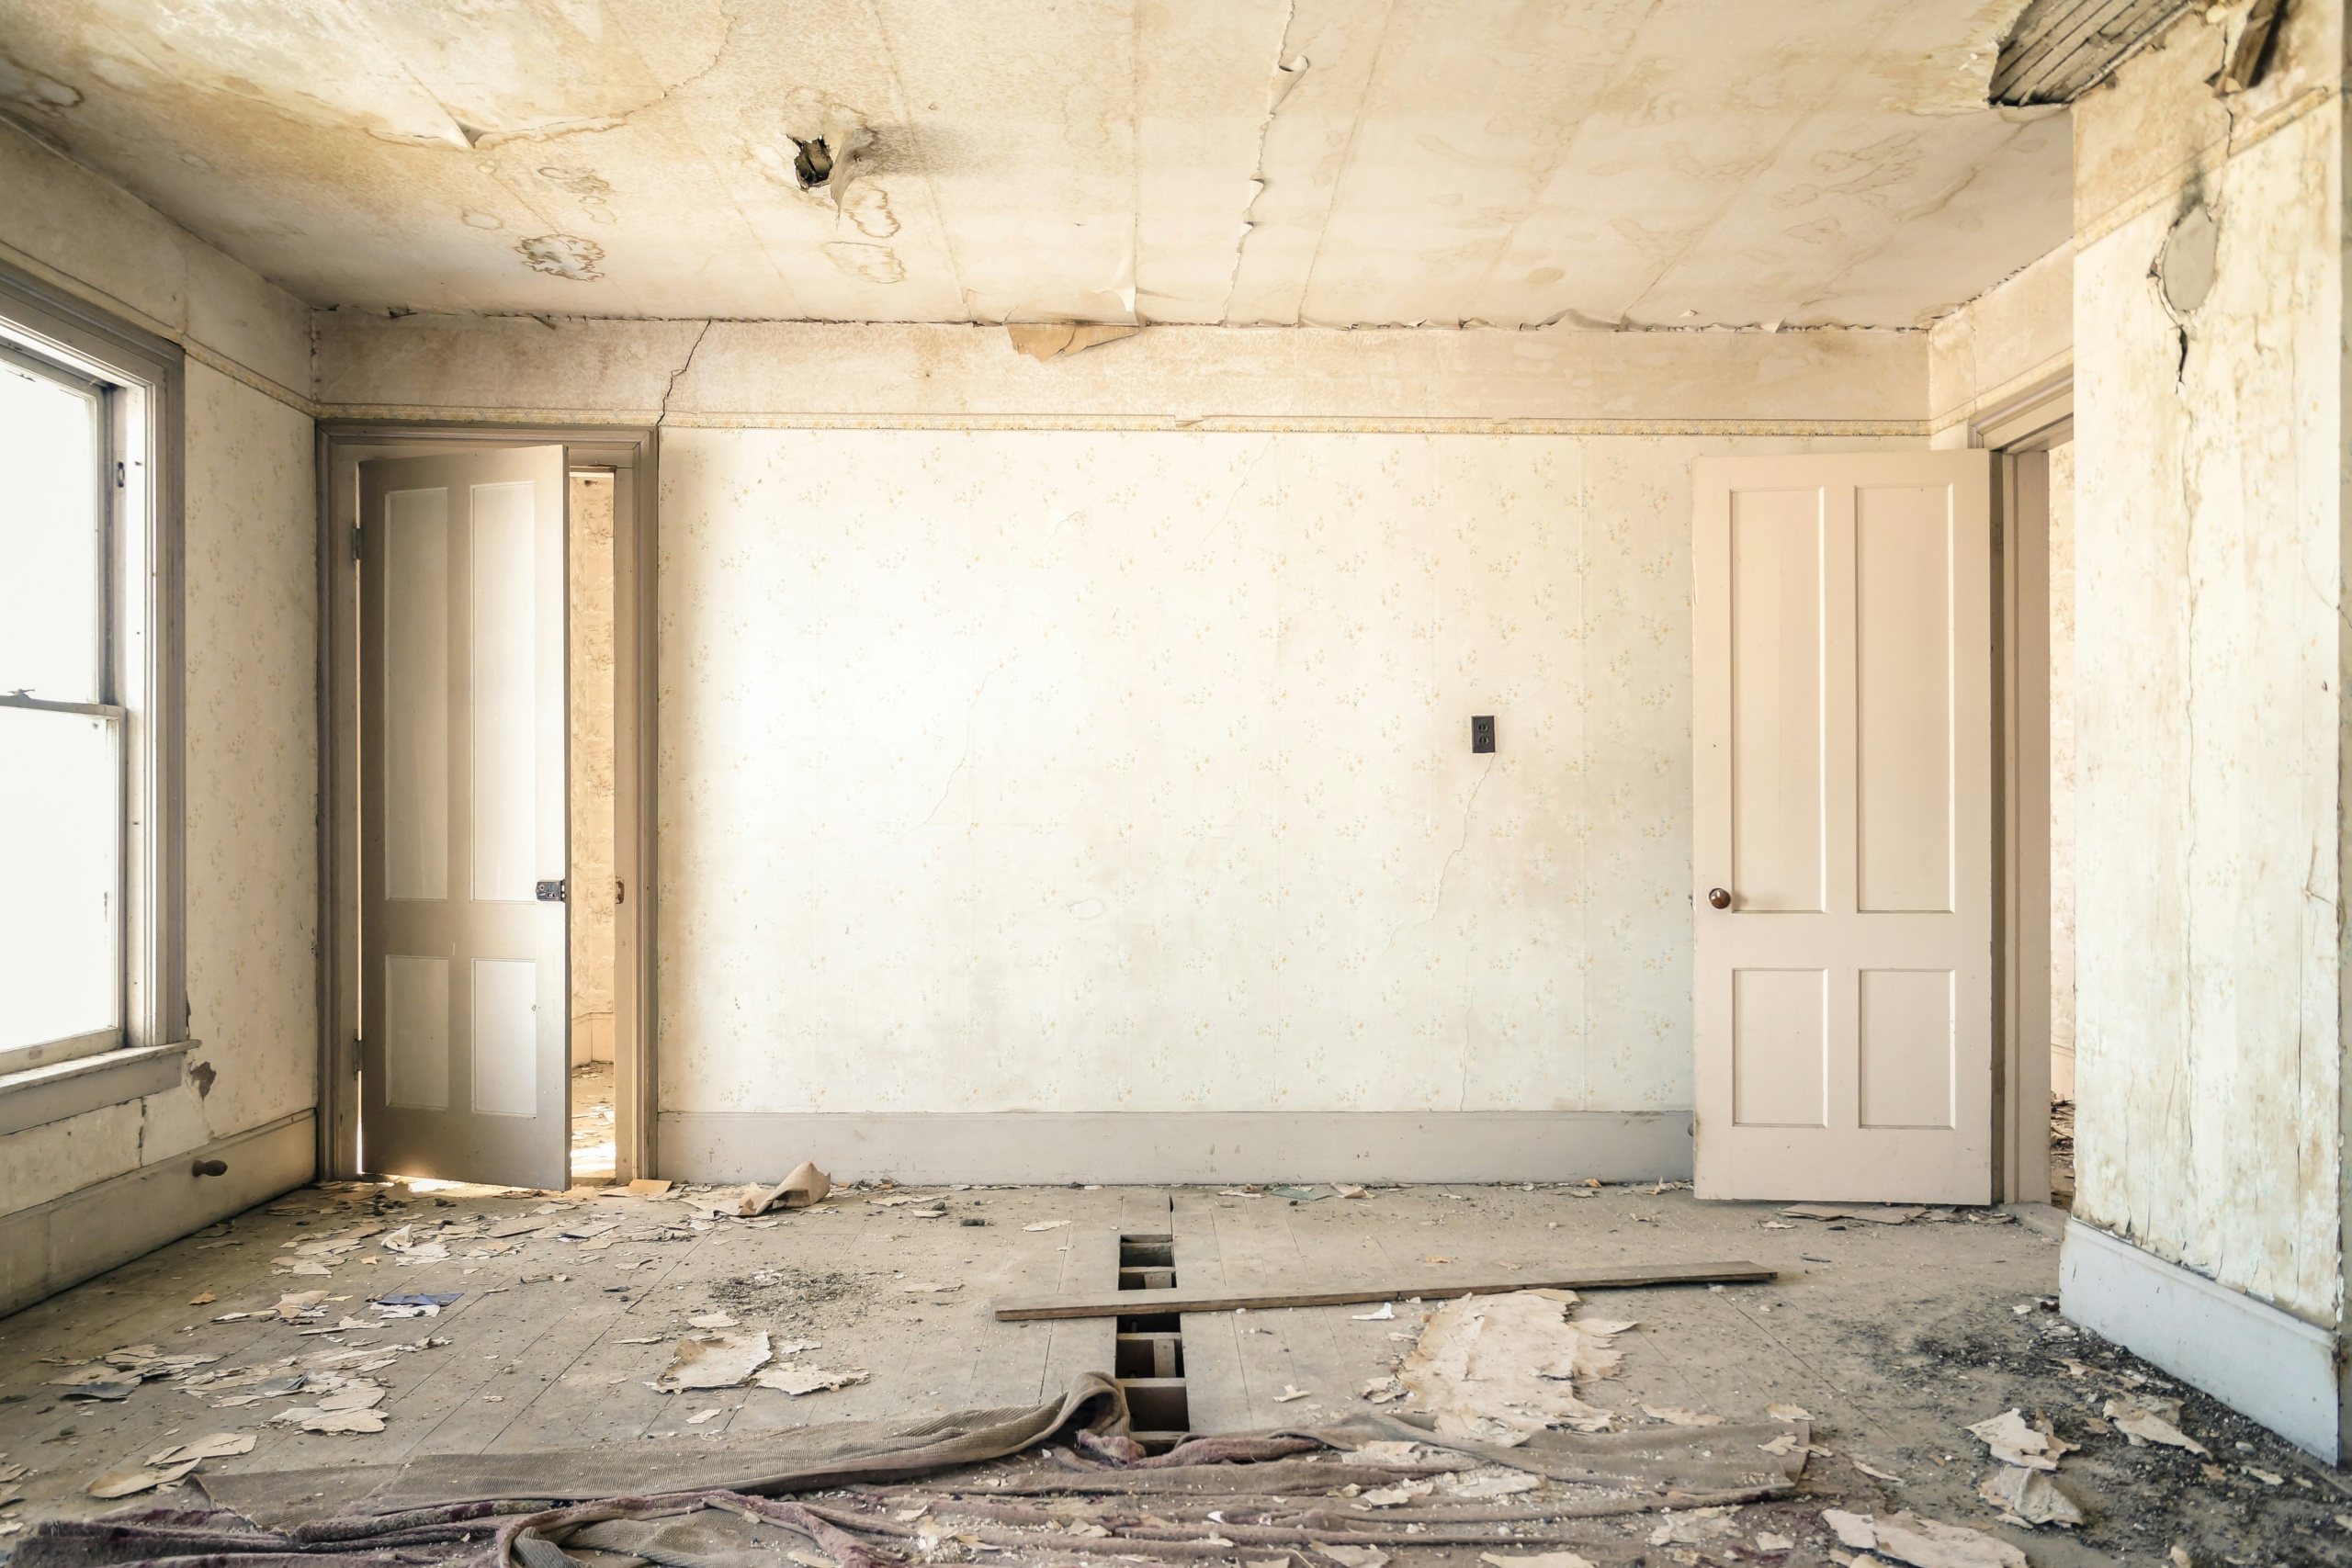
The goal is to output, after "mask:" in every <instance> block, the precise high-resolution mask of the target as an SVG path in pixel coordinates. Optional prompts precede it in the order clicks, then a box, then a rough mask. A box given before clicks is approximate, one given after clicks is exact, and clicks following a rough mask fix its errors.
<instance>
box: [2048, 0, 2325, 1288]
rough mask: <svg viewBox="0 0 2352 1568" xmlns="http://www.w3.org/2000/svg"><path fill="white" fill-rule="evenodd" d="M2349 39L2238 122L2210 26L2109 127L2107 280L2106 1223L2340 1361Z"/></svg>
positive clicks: (2132, 93) (2092, 1055) (2088, 427)
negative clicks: (2332, 1343) (2312, 1330)
mask: <svg viewBox="0 0 2352 1568" xmlns="http://www.w3.org/2000/svg"><path fill="white" fill-rule="evenodd" d="M2335 9H2336V8H2335V7H2324V6H2305V7H2296V8H2294V9H2293V10H2292V11H2291V12H2290V17H2291V18H2292V25H2291V27H2290V30H2289V32H2288V34H2287V36H2286V37H2285V38H2284V39H2282V40H2281V42H2280V44H2279V45H2278V55H2277V58H2278V65H2277V66H2276V67H2275V68H2274V70H2273V73H2272V76H2271V77H2270V79H2269V80H2267V81H2266V82H2265V83H2264V84H2263V85H2261V86H2259V87H2257V88H2256V89H2255V90H2253V91H2251V92H2248V93H2246V94H2244V95H2240V96H2237V97H2236V98H2235V99H2233V100H2232V101H2230V102H2227V103H2224V102H2220V101H2217V100H2216V98H2215V96H2214V95H2213V92H2212V90H2211V87H2209V86H2208V85H2207V80H2208V78H2210V77H2211V76H2212V75H2213V74H2214V73H2216V71H2217V70H2218V67H2219V65H2220V63H2221V61H2222V48H2223V45H2224V35H2225V32H2226V30H2227V29H2226V28H2224V27H2221V26H2214V25H2211V24H2209V23H2208V22H2207V21H2206V20H2204V18H2203V17H2202V16H2201V14H2195V13H2192V14H2191V16H2190V17H2188V19H2186V20H2184V21H2183V22H2182V23H2180V24H2179V25H2178V26H2177V27H2176V28H2174V29H2173V31H2172V32H2171V33H2170V34H2169V35H2168V37H2167V38H2166V39H2165V44H2164V46H2163V47H2161V48H2158V49H2154V50H2151V51H2148V52H2146V53H2144V54H2143V55H2141V56H2139V57H2138V58H2137V59H2135V60H2133V61H2132V62H2130V63H2129V64H2127V65H2126V67H2125V68H2124V70H2123V72H2122V73H2121V74H2120V77H2119V78H2118V81H2117V83H2116V85H2115V86H2114V87H2113V88H2112V89H2111V90H2108V91H2103V92H2099V93H2095V94H2093V95H2091V96H2089V97H2087V98H2086V99H2085V100H2084V101H2083V102H2082V103H2081V104H2079V105H2078V106H2077V107H2076V120H2075V123H2076V128H2077V132H2078V146H2077V168H2078V201H2077V251H2076V261H2075V373H2076V404H2075V408H2076V434H2077V441H2076V448H2075V457H2076V465H2077V467H2076V475H2077V486H2078V488H2077V494H2076V514H2075V526H2076V536H2075V571H2076V578H2075V595H2076V598H2075V611H2076V631H2077V641H2076V648H2075V661H2076V662H2075V669H2076V687H2077V702H2078V706H2077V712H2076V746H2077V764H2078V770H2079V773H2078V790H2079V794H2078V814H2077V818H2076V834H2077V840H2076V843H2077V849H2076V892H2077V954H2076V958H2077V979H2078V986H2079V990H2078V1001H2077V1021H2076V1052H2077V1058H2076V1074H2077V1083H2078V1102H2079V1111H2078V1117H2077V1122H2076V1139H2077V1144H2076V1149H2077V1152H2076V1162H2077V1175H2078V1180H2079V1190H2078V1193H2077V1197H2076V1204H2075V1213H2076V1214H2077V1215H2078V1216H2079V1217H2080V1218H2082V1219H2084V1220H2086V1221H2087V1222H2089V1223H2091V1224H2097V1225H2099V1226H2102V1227H2105V1228H2107V1229H2109V1230H2111V1231H2113V1232H2115V1233H2117V1234H2119V1235H2123V1236H2125V1237H2127V1238H2128V1239H2129V1240H2131V1242H2132V1243H2134V1244H2136V1245H2137V1246H2139V1247H2143V1248H2145V1249H2147V1250H2148V1251H2150V1252H2153V1253H2154V1254H2155V1255H2156V1256H2158V1257H2160V1258H2165V1259H2168V1260H2172V1261H2176V1262H2178V1263H2181V1264H2183V1265H2186V1266H2187V1267H2188V1268H2190V1269H2194V1270H2196V1271H2198V1272H2199V1273H2201V1274H2205V1275H2208V1276H2210V1277H2211V1278H2212V1279H2214V1280H2218V1281H2219V1282H2220V1283H2222V1285H2225V1286H2228V1287H2230V1288H2232V1289H2234V1290H2237V1291H2242V1292H2246V1293H2247V1294H2249V1295H2251V1296H2253V1297H2256V1298H2257V1299H2259V1300H2261V1301H2265V1302H2268V1303H2274V1304H2276V1305H2277V1306H2278V1307H2281V1308H2283V1309H2285V1310H2286V1311H2288V1312H2290V1313H2292V1314H2296V1315H2298V1316H2300V1317H2302V1318H2305V1319H2307V1320H2309V1321H2311V1322H2313V1323H2316V1324H2319V1325H2324V1326H2329V1327H2333V1326H2334V1325H2335V1323H2336V1321H2337V1317H2338V1314H2339V1311H2340V1307H2341V1299H2342V1286H2341V1258H2340V1253H2339V1229H2340V1227H2339V1213H2340V1209H2339V1203H2340V1186H2339V1184H2340V1182H2341V1181H2342V1179H2343V1173H2344V1165H2343V1145H2342V1138H2343V1122H2342V1113H2341V1110H2340V1095H2341V1092H2342V1081H2343V1079H2342V1058H2343V1028H2344V1023H2343V997H2344V973H2345V962H2346V953H2345V949H2344V946H2343V921H2342V914H2341V900H2342V889H2343V876H2342V868H2343V864H2344V856H2345V853H2346V847H2347V840H2346V794H2345V787H2346V786H2345V782H2344V781H2345V778H2346V755H2347V753H2346V734H2347V730H2346V722H2347V709H2346V696H2345V684H2344V680H2345V675H2346V662H2347V660H2346V642H2345V638H2344V634H2343V624H2344V623H2343V620H2342V611H2341V606H2342V604H2343V602H2344V594H2345V590H2346V582H2347V569H2348V568H2352V559H2348V558H2347V555H2346V536H2345V534H2344V511H2343V500H2342V486H2343V484H2344V480H2345V458H2344V456H2343V450H2344V449H2343V446H2342V445H2341V443H2342V440H2343V437H2344V434H2345V428H2344V423H2343V422H2344V401H2343V397H2342V391H2341V388H2342V378H2343V375H2344V370H2345V349H2344V343H2343V337H2342V333H2343V326H2344V310H2343V305H2344V277H2345V273H2344V259H2343V258H2344V243H2345V239H2346V231H2345V217H2344V209H2343V201H2344V151H2343V138H2344V130H2345V127H2344V120H2343V115H2342V107H2341V100H2340V97H2339V96H2338V94H2337V91H2336V87H2337V75H2338V64H2339V62H2340V60H2341V58H2342V56H2341V48H2342V45H2341V40H2340V39H2339V37H2338V36H2337V33H2336V25H2337V24H2336V18H2335V16H2334V15H2333V13H2334V12H2335ZM2223 20H2224V21H2226V20H2227V17H2223ZM2209 217H2210V219H2211V227H2210V228H2209V227H2207V226H2206V220H2207V218H2209ZM2168 247H2169V250H2168Z"/></svg>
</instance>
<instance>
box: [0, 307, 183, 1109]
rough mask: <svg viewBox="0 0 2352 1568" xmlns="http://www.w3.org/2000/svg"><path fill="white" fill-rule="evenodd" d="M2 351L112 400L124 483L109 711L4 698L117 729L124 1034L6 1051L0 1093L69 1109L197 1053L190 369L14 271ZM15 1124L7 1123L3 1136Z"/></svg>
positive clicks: (110, 514)
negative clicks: (187, 539)
mask: <svg viewBox="0 0 2352 1568" xmlns="http://www.w3.org/2000/svg"><path fill="white" fill-rule="evenodd" d="M0 348H5V349H6V350H7V351H8V353H9V355H10V356H11V357H13V358H17V359H20V360H26V361H29V362H31V364H32V365H33V366H34V367H37V368H40V369H45V370H48V371H51V372H52V373H55V374H59V375H62V376H63V377H66V378H72V379H77V380H80V381H83V382H85V383H89V384H93V385H95V386H96V387H98V388H99V389H101V392H102V396H103V398H104V400H105V401H104V410H105V428H106V443H107V449H106V454H105V462H106V463H107V465H108V467H109V468H110V470H111V473H112V475H113V478H114V481H115V482H114V483H113V484H111V485H106V484H105V483H104V482H103V480H104V477H105V474H106V473H107V470H105V469H102V471H101V479H102V483H101V493H102V494H103V495H105V496H106V497H107V502H108V504H107V511H106V517H105V524H104V527H105V534H106V563H107V570H106V577H107V586H106V612H107V613H106V617H105V620H106V632H105V637H106V648H105V655H106V657H105V660H104V674H103V676H102V679H101V682H100V689H99V695H100V697H101V699H102V700H101V701H100V702H98V703H96V704H86V703H51V702H43V701H41V700H40V699H38V698H29V697H14V696H8V697H0V702H5V703H6V705H10V706H18V707H32V708H41V709H47V710H51V711H57V710H60V709H62V710H64V711H67V712H75V713H81V712H89V713H96V714H101V715H105V716H110V717H114V718H115V719H116V720H117V722H118V724H119V758H120V763H121V767H122V779H123V789H122V839H121V857H120V861H119V868H120V869H119V875H120V877H121V887H122V905H121V917H120V919H119V926H118V930H119V937H120V941H121V944H122V961H121V987H122V990H121V998H122V1005H121V1014H120V1017H121V1022H120V1024H119V1026H118V1027H116V1028H114V1029H109V1030H105V1031H101V1032H97V1033H95V1034H88V1035H82V1036H77V1037H74V1038H72V1039H68V1040H62V1041H53V1042H42V1043H32V1044H28V1045H22V1046H18V1047H15V1048H13V1049H9V1050H5V1051H0V1093H6V1092H8V1091H11V1090H17V1089H42V1090H45V1091H49V1092H45V1093H43V1094H41V1095H40V1096H39V1097H38V1098H40V1099H41V1100H44V1101H46V1100H57V1099H59V1097H58V1096H57V1095H56V1094H55V1092H54V1091H55V1090H56V1089H61V1088H62V1087H63V1086H62V1082H60V1079H61V1077H76V1078H78V1077H85V1076H86V1075H87V1074H89V1073H94V1072H96V1071H97V1070H98V1069H100V1068H102V1067H105V1066H111V1065H114V1064H115V1063H118V1062H129V1061H131V1060H135V1059H136V1060H144V1059H150V1058H153V1057H155V1056H158V1055H162V1054H163V1053H166V1052H171V1051H182V1050H185V1049H186V1047H187V1044H188V1043H190V1042H189V1041H188V1040H187V1032H188V1003H187V929H186V903H185V898H184V889H185V878H186V873H185V862H184V846H183V830H182V829H183V820H184V818H183V815H182V799H183V795H182V753H181V733H182V731H181V691H182V642H181V590H180V583H181V561H182V553H181V512H180V472H181V428H182V415H181V407H182V400H181V390H182V386H183V378H184V362H183V359H182V355H181V351H180V350H179V348H178V347H177V346H176V345H175V344H171V343H169V342H167V341H166V340H164V339H163V338H160V337H156V336H154V335H153V334H152V333H145V332H142V331H141V330H140V329H138V328H136V327H133V326H130V325H129V324H128V323H126V322H122V321H117V320H115V319H114V318H112V317H111V316H109V315H107V314H106V313H105V312H103V311H100V310H96V309H94V308H92V307H90V306H88V305H85V304H83V303H82V302H81V301H79V300H77V299H74V298H72V297H71V296H70V295H67V294H65V293H63V292H62V291H60V290H56V289H52V288H49V287H47V286H46V285H44V284H41V283H40V282H39V281H37V280H35V279H32V278H30V277H28V276H25V275H23V274H21V273H18V272H17V271H16V270H14V269H13V268H6V267H0ZM89 1087H91V1088H96V1086H95V1085H92V1086H89ZM73 1098H74V1099H79V1098H81V1097H80V1096H75V1097H73ZM64 1108H65V1101H63V1100H60V1103H59V1105H58V1109H59V1110H63V1109H64ZM17 1120H18V1118H17V1117H15V1116H12V1115H9V1114H8V1113H6V1112H5V1111H0V1129H6V1127H7V1126H8V1125H9V1124H10V1123H12V1122H16V1121H17Z"/></svg>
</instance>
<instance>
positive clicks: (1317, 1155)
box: [660, 1111, 1691, 1186]
mask: <svg viewBox="0 0 2352 1568" xmlns="http://www.w3.org/2000/svg"><path fill="white" fill-rule="evenodd" d="M804 1159H812V1160H815V1161H816V1162H817V1164H818V1166H819V1167H820V1168H821V1169H823V1170H825V1171H828V1172H830V1173H831V1175H833V1176H834V1177H836V1178H839V1179H859V1178H865V1177H880V1176H888V1177H890V1178H891V1179H894V1180H899V1181H922V1182H941V1181H972V1182H1066V1181H1093V1182H1101V1183H1103V1184H1105V1185H1114V1186H1125V1185H1154V1184H1182V1183H1193V1182H1224V1181H1333V1180H1338V1181H1464V1182H1471V1181H1566V1180H1575V1179H1582V1178H1584V1177H1588V1176H1597V1177H1600V1179H1602V1180H1604V1181H1632V1180H1644V1181H1651V1180H1658V1179H1666V1180H1673V1181H1679V1180H1688V1179H1690V1176H1691V1113H1690V1112H1689V1111H1649V1112H1618V1111H1330V1112H1310V1113H1304V1114H1296V1115H1294V1114H1289V1113H1286V1112H1283V1111H1233V1112H1222V1111H1193V1112H1175V1113H1170V1114H1154V1113H1151V1112H1145V1111H1104V1112H1091V1111H1037V1112H1019V1111H974V1112H967V1113H943V1114H936V1115H924V1114H894V1113H881V1114H874V1115H814V1114H800V1113H795V1112H782V1111H780V1112H775V1113H769V1114H760V1113H726V1112H702V1111H671V1112H667V1113H665V1114H664V1115H663V1116H662V1122H661V1148H660V1163H661V1174H662V1175H663V1176H665V1177H668V1178H670V1179H673V1180H682V1181H750V1180H752V1179H763V1180H771V1181H772V1180H775V1179H778V1178H779V1177H781V1176H782V1175H783V1174H784V1173H785V1172H786V1171H787V1170H789V1169H790V1168H792V1167H793V1166H794V1165H796V1164H797V1163H798V1162H799V1161H801V1160H804Z"/></svg>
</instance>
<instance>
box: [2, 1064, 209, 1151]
mask: <svg viewBox="0 0 2352 1568" xmlns="http://www.w3.org/2000/svg"><path fill="white" fill-rule="evenodd" d="M197 1044H198V1043H197V1042H196V1041H193V1040H182V1041H178V1042H176V1043H173V1044H169V1045H131V1046H127V1047H124V1048H123V1049H120V1050H116V1051H101V1052H99V1053H98V1054H97V1055H94V1056H82V1057H78V1058H76V1059H74V1060H73V1061H69V1062H54V1063H51V1064H50V1065H49V1066H41V1067H27V1068H25V1069H24V1070H23V1071H21V1072H14V1073H6V1074H0V1137H6V1136H7V1135H8V1134H12V1133H21V1132H23V1131H25V1130H26V1129H27V1128H28V1127H40V1126H45V1125H47V1124H48V1123H50V1122H62V1121H64V1120H65V1119H66V1118H67V1117H69V1116H80V1115H83V1114H85V1112H88V1111H98V1110H103V1109H104V1108H105V1107H107V1106H109V1105H120V1104H122V1103H124V1102H125V1101H127V1100H137V1099H139V1098H141V1096H143V1095H150V1094H162V1093H163V1092H164V1091H165V1090H167V1089H177V1088H178V1087H179V1086H180V1085H181V1084H182V1083H184V1082H185V1081H187V1054H188V1053H189V1052H190V1051H192V1050H194V1049H196V1046H197Z"/></svg>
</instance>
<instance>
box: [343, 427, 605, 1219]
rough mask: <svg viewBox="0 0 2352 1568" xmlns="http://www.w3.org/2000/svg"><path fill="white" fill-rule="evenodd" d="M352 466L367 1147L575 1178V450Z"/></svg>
mask: <svg viewBox="0 0 2352 1568" xmlns="http://www.w3.org/2000/svg"><path fill="white" fill-rule="evenodd" d="M359 474H360V534H361V538H360V680H361V694H360V722H361V730H360V734H361V741H360V745H361V754H362V773H361V781H362V782H361V801H360V855H361V862H360V881H361V889H360V891H361V906H360V927H361V933H360V951H361V959H362V965H361V972H362V987H363V991H362V998H361V1008H360V1018H361V1053H360V1056H361V1069H362V1085H361V1140H362V1149H363V1157H364V1159H365V1162H366V1165H367V1168H368V1169H370V1170H376V1171H382V1172H389V1173H395V1174H400V1175H408V1176H429V1177H438V1178H442V1179H455V1180H467V1181H481V1182H492V1183H498V1184H503V1185H510V1186H528V1187H544V1188H561V1187H564V1186H567V1185H569V1183H570V1143H571V1138H570V1130H569V1119H570V1109H571V1108H570V1104H569V1100H570V1087H571V1086H570V1076H569V1073H568V1072H567V1070H566V1069H567V1063H568V1060H569V1055H570V1052H569V1044H568V1040H567V1034H568V1031H569V1024H570V1018H569V1014H570V1008H569V1006H568V1005H567V994H566V993H567V984H568V979H567V976H566V973H565V951H566V942H565V905H564V904H563V903H562V902H561V901H560V899H556V898H553V897H549V898H548V899H544V900H543V899H542V898H541V897H539V886H540V885H541V884H542V883H547V884H554V883H557V882H559V881H560V879H561V878H562V877H563V876H564V874H565V867H564V852H565V851H564V846H565V841H566V835H565V828H566V823H565V812H566V794H565V784H564V761H565V759H564V724H565V707H564V675H565V667H564V658H563V648H564V643H563V635H564V632H563V628H564V591H563V585H564V581H565V577H564V559H563V550H564V503H565V477H566V476H565V463H564V454H563V449H562V448H561V447H560V446H545V447H529V448H516V449H513V450H507V451H500V452H487V453H469V454H466V455H463V456H458V457H410V458H401V459H396V460H387V461H378V462H368V463H363V464H361V465H360V470H359Z"/></svg>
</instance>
